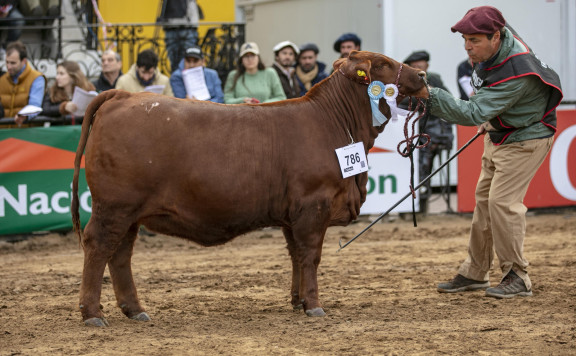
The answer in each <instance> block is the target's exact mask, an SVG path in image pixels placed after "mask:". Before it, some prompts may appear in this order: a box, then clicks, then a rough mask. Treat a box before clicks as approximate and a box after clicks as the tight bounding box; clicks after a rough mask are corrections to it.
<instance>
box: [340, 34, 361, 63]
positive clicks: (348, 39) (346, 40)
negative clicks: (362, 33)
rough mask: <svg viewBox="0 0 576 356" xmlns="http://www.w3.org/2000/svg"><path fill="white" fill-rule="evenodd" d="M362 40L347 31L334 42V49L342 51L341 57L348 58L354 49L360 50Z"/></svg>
mask: <svg viewBox="0 0 576 356" xmlns="http://www.w3.org/2000/svg"><path fill="white" fill-rule="evenodd" d="M361 45H362V40H361V39H360V37H358V36H356V34H354V33H345V34H343V35H342V36H340V37H338V39H337V40H336V42H334V51H335V52H338V53H340V58H346V57H348V55H349V54H350V52H352V51H360V46H361Z"/></svg>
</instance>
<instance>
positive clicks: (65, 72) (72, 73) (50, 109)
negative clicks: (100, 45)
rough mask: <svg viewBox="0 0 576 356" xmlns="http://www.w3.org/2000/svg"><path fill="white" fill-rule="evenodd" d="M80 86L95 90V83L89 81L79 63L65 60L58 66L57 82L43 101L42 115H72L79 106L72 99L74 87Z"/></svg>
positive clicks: (87, 89)
mask: <svg viewBox="0 0 576 356" xmlns="http://www.w3.org/2000/svg"><path fill="white" fill-rule="evenodd" d="M77 86H78V87H80V88H82V89H84V90H86V91H92V90H94V89H95V88H94V85H92V83H90V81H88V79H87V78H86V76H84V73H82V70H80V66H79V65H78V63H76V62H73V61H64V62H62V63H60V64H58V66H57V67H56V82H55V83H54V85H52V87H51V88H50V89H49V92H48V93H47V94H46V96H45V97H44V102H43V103H42V115H45V116H52V117H58V116H65V115H71V114H72V113H73V112H74V111H76V110H77V109H78V108H77V107H76V104H74V103H73V102H72V101H71V100H72V96H73V95H74V88H75V87H77Z"/></svg>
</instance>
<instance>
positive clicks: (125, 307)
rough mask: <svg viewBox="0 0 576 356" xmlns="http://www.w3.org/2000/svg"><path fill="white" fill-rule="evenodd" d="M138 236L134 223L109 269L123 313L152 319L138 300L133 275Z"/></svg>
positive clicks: (143, 319) (136, 317)
mask: <svg viewBox="0 0 576 356" xmlns="http://www.w3.org/2000/svg"><path fill="white" fill-rule="evenodd" d="M137 236H138V224H134V225H132V226H131V227H130V229H129V230H128V232H127V233H126V235H125V236H124V238H123V239H122V242H121V243H120V245H119V246H118V248H117V249H116V252H115V253H114V255H112V258H111V259H110V261H108V269H109V270H110V277H112V285H113V286H114V294H115V295H116V301H117V303H118V306H119V307H120V309H122V313H124V315H126V316H127V317H129V318H130V319H134V320H139V321H150V317H149V316H148V314H147V313H146V311H145V310H144V308H142V306H141V305H140V302H139V301H138V293H137V292H136V286H135V285H134V279H133V277H132V251H133V248H134V241H135V240H136V237H137Z"/></svg>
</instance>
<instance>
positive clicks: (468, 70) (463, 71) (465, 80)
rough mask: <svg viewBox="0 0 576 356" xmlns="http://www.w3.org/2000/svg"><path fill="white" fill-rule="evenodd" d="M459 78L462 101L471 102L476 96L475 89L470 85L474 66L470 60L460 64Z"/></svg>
mask: <svg viewBox="0 0 576 356" xmlns="http://www.w3.org/2000/svg"><path fill="white" fill-rule="evenodd" d="M457 77H458V89H459V90H460V99H462V100H469V99H470V97H471V96H472V95H474V88H472V84H470V80H472V64H471V63H470V60H469V59H465V60H463V61H462V62H460V64H458V70H457Z"/></svg>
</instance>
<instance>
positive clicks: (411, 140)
mask: <svg viewBox="0 0 576 356" xmlns="http://www.w3.org/2000/svg"><path fill="white" fill-rule="evenodd" d="M400 70H402V67H400ZM399 78H400V71H399V72H398V78H397V79H396V80H397V81H398V79H399ZM423 80H424V81H425V85H426V90H428V92H429V89H428V82H426V78H425V77H424V78H423ZM428 106H429V105H428V102H427V103H426V104H424V103H423V102H422V100H421V99H418V101H417V104H416V107H415V108H414V111H412V98H411V97H409V104H408V111H409V113H408V115H406V120H405V121H404V140H402V141H400V143H398V147H397V151H398V153H399V154H400V155H401V156H402V157H409V158H410V193H411V195H412V222H413V224H414V227H417V226H418V222H417V221H416V192H415V190H414V170H415V169H414V150H416V149H421V148H424V147H426V146H428V144H430V135H428V134H426V133H424V132H419V133H417V134H414V132H415V131H416V130H415V127H416V123H417V122H418V121H420V119H422V118H424V125H423V128H422V131H424V129H425V127H426V123H427V122H428V117H429V116H430V115H429V108H428ZM422 107H423V110H422V113H421V114H419V115H418V116H417V117H416V119H414V120H413V121H412V131H411V133H412V134H409V130H408V127H409V124H410V121H411V120H412V119H413V118H414V115H415V114H416V113H417V112H418V111H419V110H420V108H422ZM421 138H424V139H425V141H424V142H420V141H421ZM403 144H406V147H404V149H401V147H402V145H403ZM421 179H422V177H421Z"/></svg>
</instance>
